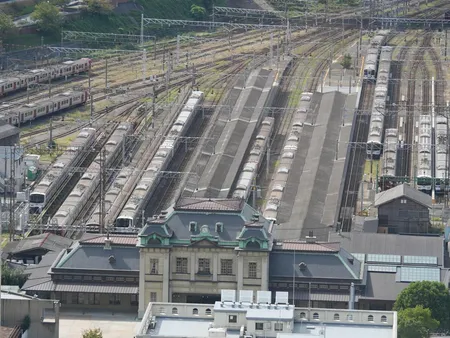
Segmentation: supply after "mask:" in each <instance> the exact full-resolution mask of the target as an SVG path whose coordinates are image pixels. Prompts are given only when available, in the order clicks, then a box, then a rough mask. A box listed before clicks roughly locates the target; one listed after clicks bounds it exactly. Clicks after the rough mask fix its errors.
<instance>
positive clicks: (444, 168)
mask: <svg viewBox="0 0 450 338" xmlns="http://www.w3.org/2000/svg"><path fill="white" fill-rule="evenodd" d="M435 137H436V140H435V141H436V142H435V144H436V148H435V149H436V150H435V151H436V154H435V179H436V181H435V188H436V193H437V194H442V193H444V192H445V191H446V189H448V188H446V187H447V186H448V180H449V174H448V162H449V161H450V159H449V158H448V157H447V156H448V155H447V147H448V141H447V137H448V135H447V118H446V117H445V116H442V115H437V116H436V134H435Z"/></svg>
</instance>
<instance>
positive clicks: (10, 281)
mask: <svg viewBox="0 0 450 338" xmlns="http://www.w3.org/2000/svg"><path fill="white" fill-rule="evenodd" d="M26 281H27V276H26V275H25V274H24V273H23V269H12V268H10V267H9V265H8V263H3V264H2V284H3V285H18V286H19V287H22V286H23V285H24V284H25V282H26Z"/></svg>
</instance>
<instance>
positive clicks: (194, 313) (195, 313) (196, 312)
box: [192, 308, 198, 316]
mask: <svg viewBox="0 0 450 338" xmlns="http://www.w3.org/2000/svg"><path fill="white" fill-rule="evenodd" d="M192 314H193V315H196V316H198V309H197V308H194V309H193V310H192Z"/></svg>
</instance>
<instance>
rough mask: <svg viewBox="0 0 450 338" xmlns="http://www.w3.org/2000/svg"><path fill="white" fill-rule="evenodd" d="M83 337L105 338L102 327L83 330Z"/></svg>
mask: <svg viewBox="0 0 450 338" xmlns="http://www.w3.org/2000/svg"><path fill="white" fill-rule="evenodd" d="M83 338H103V333H102V330H100V329H89V330H85V331H83Z"/></svg>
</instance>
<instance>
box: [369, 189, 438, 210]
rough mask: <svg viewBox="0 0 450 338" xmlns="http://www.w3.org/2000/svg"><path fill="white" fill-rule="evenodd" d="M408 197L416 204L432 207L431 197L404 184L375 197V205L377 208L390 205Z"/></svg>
mask: <svg viewBox="0 0 450 338" xmlns="http://www.w3.org/2000/svg"><path fill="white" fill-rule="evenodd" d="M403 196H405V197H407V198H409V199H411V200H413V201H415V202H416V203H419V204H422V205H423V206H425V207H427V208H430V207H431V196H430V195H428V194H425V193H423V192H421V191H419V190H417V189H414V188H413V187H410V186H409V185H408V184H406V183H403V184H401V185H398V186H396V187H395V188H392V189H389V190H386V191H383V192H380V193H379V194H376V195H375V203H374V205H375V206H376V207H378V206H380V205H382V204H385V203H388V202H390V201H392V200H394V199H397V198H399V197H403Z"/></svg>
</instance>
